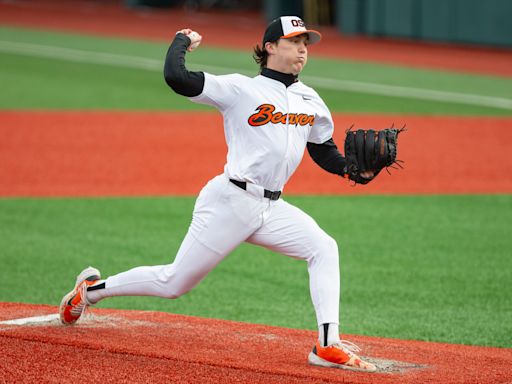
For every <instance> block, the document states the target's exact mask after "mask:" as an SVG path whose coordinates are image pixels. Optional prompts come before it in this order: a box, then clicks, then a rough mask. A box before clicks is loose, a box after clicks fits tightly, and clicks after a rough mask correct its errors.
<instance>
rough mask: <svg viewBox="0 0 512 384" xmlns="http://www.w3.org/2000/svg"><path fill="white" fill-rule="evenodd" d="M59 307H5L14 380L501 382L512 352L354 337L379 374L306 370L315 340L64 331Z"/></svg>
mask: <svg viewBox="0 0 512 384" xmlns="http://www.w3.org/2000/svg"><path fill="white" fill-rule="evenodd" d="M56 312H57V308H56V307H53V306H47V305H29V304H18V303H0V349H1V351H2V364H1V365H0V377H2V379H3V380H6V381H7V382H55V381H57V382H59V383H68V382H69V383H71V382H77V381H80V380H81V379H83V378H84V377H87V380H88V381H90V382H102V383H110V382H112V383H114V382H131V383H142V382H151V383H160V382H162V383H163V382H187V383H196V382H197V383H217V382H223V383H226V382H241V383H248V382H250V383H291V382H293V383H319V382H332V383H341V382H343V383H347V382H350V383H354V384H358V383H361V384H366V383H445V384H447V383H461V382H464V383H503V382H508V381H510V380H512V374H511V373H510V371H509V367H510V366H511V365H512V350H511V349H500V348H486V347H471V346H463V345H451V344H441V343H427V342H419V341H403V340H394V339H382V338H373V337H363V336H347V338H348V339H350V340H351V341H353V342H355V343H357V344H358V345H359V346H361V347H362V348H363V351H364V352H363V355H366V356H369V360H371V361H373V362H375V363H376V364H377V365H378V366H379V372H378V373H373V374H369V373H354V372H347V371H344V370H338V369H327V368H319V367H312V366H309V365H308V364H307V360H306V359H307V354H308V353H309V351H310V349H311V347H312V345H313V343H314V340H315V337H316V333H315V332H312V331H304V330H296V329H285V328H278V327H269V326H264V325H256V324H246V323H239V322H233V321H225V320H215V319H203V318H197V317H190V316H182V315H174V314H169V313H160V312H142V311H119V310H105V309H95V310H94V311H93V312H92V313H90V314H89V315H88V316H87V317H86V318H84V320H83V321H81V323H80V324H78V325H76V326H62V325H60V323H59V321H58V316H57V314H56Z"/></svg>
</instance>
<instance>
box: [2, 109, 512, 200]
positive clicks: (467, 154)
mask: <svg viewBox="0 0 512 384" xmlns="http://www.w3.org/2000/svg"><path fill="white" fill-rule="evenodd" d="M334 120H335V124H336V125H337V127H338V129H337V131H336V132H335V136H334V138H335V140H336V141H337V142H338V143H343V139H344V129H345V128H346V127H349V126H350V125H351V124H352V123H354V122H357V124H358V126H360V127H364V128H371V127H374V128H375V127H386V126H389V125H390V124H391V123H392V122H395V124H397V125H398V126H401V125H403V124H407V126H408V127H409V131H407V132H405V133H404V134H402V135H401V136H400V138H399V151H398V153H399V156H398V157H399V158H400V159H402V160H404V161H405V169H403V170H391V172H392V174H391V175H388V174H387V173H386V172H385V171H383V173H382V174H381V175H379V176H378V178H377V179H376V180H375V181H373V182H372V183H370V184H368V185H366V186H356V187H352V186H350V185H349V183H348V182H347V181H346V180H344V179H341V178H340V177H337V176H334V175H331V174H328V173H326V172H324V171H323V170H321V169H320V168H319V167H318V166H316V165H315V164H314V163H313V162H312V161H311V159H310V158H309V156H308V155H307V154H305V156H304V160H303V163H302V164H301V165H300V167H299V170H298V171H297V172H296V174H295V175H294V176H292V179H291V181H290V183H289V184H288V185H287V187H286V190H285V196H286V194H382V193H384V194H433V193H434V194H442V193H455V194H459V193H512V178H510V177H508V176H506V172H507V171H508V170H510V169H512V157H511V156H508V155H507V154H508V149H507V147H508V143H510V142H511V141H512V118H497V117H431V116H403V115H402V116H400V115H385V116H375V115H373V116H372V115H352V114H351V115H345V114H336V115H334ZM0 121H2V125H1V126H0V137H2V140H1V141H0V196H105V195H110V196H115V195H118V196H126V195H183V194H185V195H195V194H197V193H198V192H199V190H200V189H201V187H202V186H203V185H204V184H205V182H206V181H207V180H208V179H210V178H211V177H213V176H215V175H217V174H219V173H221V172H222V169H223V165H224V162H225V155H226V145H225V143H224V134H223V129H222V118H221V116H220V115H219V114H218V113H209V112H204V113H200V112H194V113H193V114H191V113H170V112H50V111H44V112H43V111H41V112H35V111H33V112H27V111H23V112H21V111H0ZM142 127H143V128H142Z"/></svg>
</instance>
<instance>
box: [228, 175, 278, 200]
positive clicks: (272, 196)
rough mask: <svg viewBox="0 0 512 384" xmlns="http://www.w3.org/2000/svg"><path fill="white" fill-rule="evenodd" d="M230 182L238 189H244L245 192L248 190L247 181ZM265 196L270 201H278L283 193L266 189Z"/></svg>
mask: <svg viewBox="0 0 512 384" xmlns="http://www.w3.org/2000/svg"><path fill="white" fill-rule="evenodd" d="M229 181H231V182H232V183H233V184H235V185H236V186H237V187H239V188H242V189H243V190H244V191H246V190H247V183H246V182H245V181H238V180H233V179H229ZM263 196H265V197H266V198H267V199H270V200H277V199H279V196H281V191H269V190H268V189H265V193H264V195H263Z"/></svg>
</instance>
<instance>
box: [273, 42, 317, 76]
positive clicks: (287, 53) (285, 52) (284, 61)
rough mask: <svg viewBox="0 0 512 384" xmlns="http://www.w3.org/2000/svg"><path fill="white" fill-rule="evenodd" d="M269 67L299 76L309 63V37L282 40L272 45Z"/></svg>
mask: <svg viewBox="0 0 512 384" xmlns="http://www.w3.org/2000/svg"><path fill="white" fill-rule="evenodd" d="M268 51H269V60H268V65H267V67H269V68H270V69H274V70H276V71H279V72H283V73H293V74H294V75H298V74H299V73H300V72H301V71H302V70H303V69H304V66H305V65H306V63H307V61H308V35H306V34H303V35H298V36H294V37H290V38H288V39H280V40H279V41H278V42H277V43H273V44H271V47H269V49H268Z"/></svg>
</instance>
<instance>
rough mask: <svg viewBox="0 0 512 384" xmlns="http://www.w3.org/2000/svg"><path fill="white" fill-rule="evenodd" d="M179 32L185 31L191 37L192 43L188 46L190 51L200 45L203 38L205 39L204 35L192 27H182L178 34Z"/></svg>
mask: <svg viewBox="0 0 512 384" xmlns="http://www.w3.org/2000/svg"><path fill="white" fill-rule="evenodd" d="M178 33H183V34H184V35H185V36H187V37H188V38H189V39H190V45H189V46H188V48H187V50H188V51H189V52H192V51H193V50H194V49H196V48H197V47H198V46H199V44H201V40H202V39H203V36H201V35H200V34H199V33H197V32H195V31H193V30H191V29H190V28H185V29H181V30H179V31H178V32H176V34H178Z"/></svg>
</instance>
